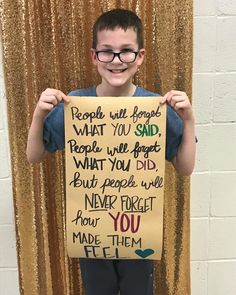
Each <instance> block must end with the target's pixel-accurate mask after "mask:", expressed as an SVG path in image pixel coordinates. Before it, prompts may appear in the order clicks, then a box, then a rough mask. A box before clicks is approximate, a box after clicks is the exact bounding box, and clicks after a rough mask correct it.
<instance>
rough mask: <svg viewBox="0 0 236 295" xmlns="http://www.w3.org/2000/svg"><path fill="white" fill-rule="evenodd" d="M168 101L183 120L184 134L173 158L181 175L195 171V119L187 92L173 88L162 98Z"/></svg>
mask: <svg viewBox="0 0 236 295" xmlns="http://www.w3.org/2000/svg"><path fill="white" fill-rule="evenodd" d="M165 102H166V103H168V105H170V106H171V107H172V108H173V109H174V111H175V112H176V113H177V114H178V115H179V116H180V118H181V119H182V120H183V135H182V141H181V144H180V146H179V149H178V152H177V155H176V157H175V158H174V159H173V160H172V163H173V165H174V167H175V169H176V170H177V171H178V173H180V174H181V175H190V174H191V173H192V172H193V169H194V164H195V154H196V139H195V119H194V115H193V110H192V106H191V103H190V101H189V99H188V96H187V95H186V93H185V92H182V91H177V90H171V91H170V92H168V93H167V94H166V95H165V96H164V97H163V100H162V103H165Z"/></svg>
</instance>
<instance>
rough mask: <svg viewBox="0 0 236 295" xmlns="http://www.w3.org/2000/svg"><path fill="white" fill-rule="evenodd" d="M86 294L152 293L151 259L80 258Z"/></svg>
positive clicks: (121, 294)
mask: <svg viewBox="0 0 236 295" xmlns="http://www.w3.org/2000/svg"><path fill="white" fill-rule="evenodd" d="M80 268H81V273H82V279H83V285H84V289H85V294H86V295H117V294H118V292H120V295H152V294H153V287H152V284H153V274H152V273H153V261H151V260H136V259H133V260H106V259H84V258H81V259H80Z"/></svg>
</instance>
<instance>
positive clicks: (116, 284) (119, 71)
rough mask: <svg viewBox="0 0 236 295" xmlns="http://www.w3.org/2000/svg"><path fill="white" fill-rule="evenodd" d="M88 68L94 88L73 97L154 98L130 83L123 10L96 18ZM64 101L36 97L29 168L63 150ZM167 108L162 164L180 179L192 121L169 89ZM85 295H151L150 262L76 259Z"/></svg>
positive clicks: (184, 102)
mask: <svg viewBox="0 0 236 295" xmlns="http://www.w3.org/2000/svg"><path fill="white" fill-rule="evenodd" d="M92 47H93V48H92V49H91V56H92V61H93V64H94V65H95V66H96V67H97V70H98V73H99V74H100V76H101V83H100V84H99V85H97V86H96V87H90V88H86V89H78V90H75V91H72V92H71V93H69V96H70V95H73V96H116V97H118V96H158V94H157V93H152V92H150V91H147V90H145V89H143V88H141V87H136V86H135V85H134V84H133V82H132V80H133V77H134V75H135V73H136V72H137V70H138V68H139V66H141V64H142V62H143V60H144V55H145V49H144V48H143V47H144V45H143V27H142V23H141V20H140V19H139V18H138V16H137V15H136V14H135V13H133V12H132V11H129V10H124V9H113V10H111V11H108V12H106V13H104V14H102V15H101V16H100V17H99V18H98V19H97V21H96V22H95V24H94V27H93V46H92ZM68 101H69V97H68V96H66V95H65V94H64V93H63V92H61V91H60V90H56V89H46V90H45V91H44V92H43V93H42V94H41V96H40V98H39V102H38V104H37V106H36V109H35V111H34V115H33V120H32V124H31V127H30V130H29V136H28V144H27V157H28V160H29V161H30V162H32V163H36V162H40V161H42V160H43V158H44V156H45V154H46V153H47V152H55V151H56V150H60V149H64V146H65V143H64V114H63V111H64V105H63V103H67V102H68ZM162 103H163V104H164V103H167V136H166V159H167V160H168V161H171V162H172V163H173V165H174V167H175V168H176V170H177V171H178V172H179V173H180V174H182V175H190V174H191V173H192V171H193V167H194V161H195V131H194V129H195V128H194V116H193V111H192V107H191V104H190V102H189V99H188V97H187V95H186V94H185V93H184V92H181V91H176V90H171V91H170V92H168V93H167V94H165V95H164V97H163V100H162ZM80 265H81V272H82V278H83V284H84V288H85V294H86V295H117V294H118V292H120V295H151V294H153V291H152V271H153V262H152V261H150V260H106V259H80Z"/></svg>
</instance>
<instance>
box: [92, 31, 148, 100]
mask: <svg viewBox="0 0 236 295" xmlns="http://www.w3.org/2000/svg"><path fill="white" fill-rule="evenodd" d="M97 40H98V42H97V47H96V49H92V50H91V52H92V60H93V63H94V65H96V67H97V70H98V73H99V74H100V76H101V78H102V83H101V84H100V85H99V89H100V93H102V95H104V96H113V95H115V96H120V95H122V96H131V95H133V93H131V92H132V90H133V89H134V85H133V84H132V79H133V76H134V75H135V73H136V72H137V70H138V67H139V66H140V65H141V64H142V62H143V58H144V53H145V50H144V49H143V48H141V49H139V48H138V43H137V33H136V32H135V31H134V29H133V28H128V29H127V30H126V31H124V30H123V29H121V28H115V29H114V30H102V31H99V32H98V34H97ZM99 51H102V53H99ZM96 52H97V53H99V56H97V55H96ZM112 52H114V53H120V52H121V53H122V54H121V55H120V56H117V55H115V56H114V59H113V60H112V61H111V62H107V61H106V59H105V61H106V62H103V61H101V58H100V55H101V57H102V60H104V55H105V58H106V53H108V55H109V54H110V55H112ZM130 52H132V53H131V55H132V54H133V52H138V54H137V56H136V58H135V57H134V58H133V59H134V61H133V62H123V61H121V60H120V58H121V59H122V60H126V58H127V57H126V55H129V53H130ZM103 53H104V54H103ZM133 59H132V60H133Z"/></svg>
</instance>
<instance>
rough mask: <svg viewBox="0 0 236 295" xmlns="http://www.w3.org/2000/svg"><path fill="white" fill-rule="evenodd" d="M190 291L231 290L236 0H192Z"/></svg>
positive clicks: (234, 284) (208, 294) (235, 222)
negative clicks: (195, 146) (193, 138)
mask: <svg viewBox="0 0 236 295" xmlns="http://www.w3.org/2000/svg"><path fill="white" fill-rule="evenodd" d="M194 15H195V18H194V78H193V102H194V110H195V114H196V121H197V136H198V138H199V143H198V149H197V164H196V168H195V172H194V174H193V176H192V182H191V260H192V262H191V280H192V282H191V284H192V295H235V294H236V280H235V278H236V234H235V233H236V152H235V148H236V54H235V52H236V35H235V27H236V1H235V0H210V1H209V0H208V1H203V0H194Z"/></svg>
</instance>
